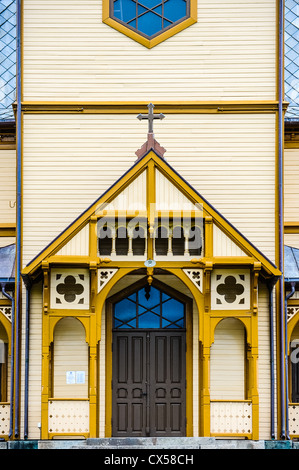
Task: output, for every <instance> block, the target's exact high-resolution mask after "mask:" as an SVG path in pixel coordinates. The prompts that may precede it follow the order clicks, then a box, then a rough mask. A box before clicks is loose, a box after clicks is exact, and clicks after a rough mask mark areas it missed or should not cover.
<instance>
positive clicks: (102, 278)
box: [98, 268, 118, 293]
mask: <svg viewBox="0 0 299 470" xmlns="http://www.w3.org/2000/svg"><path fill="white" fill-rule="evenodd" d="M117 271H118V269H117V268H115V269H108V268H106V269H105V268H100V269H98V293H99V292H100V291H101V290H102V289H103V287H105V285H106V284H107V283H108V282H109V281H110V279H112V277H113V276H114V274H116V273H117Z"/></svg>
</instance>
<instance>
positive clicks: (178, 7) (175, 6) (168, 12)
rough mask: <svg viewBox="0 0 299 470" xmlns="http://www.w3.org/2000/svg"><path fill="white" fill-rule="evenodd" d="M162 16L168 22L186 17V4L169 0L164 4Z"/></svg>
mask: <svg viewBox="0 0 299 470" xmlns="http://www.w3.org/2000/svg"><path fill="white" fill-rule="evenodd" d="M164 15H165V18H167V19H168V20H170V21H173V22H175V21H179V20H180V19H181V18H183V17H184V16H186V15H187V3H186V2H185V0H171V1H169V2H165V4H164Z"/></svg>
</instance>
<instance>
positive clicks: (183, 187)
mask: <svg viewBox="0 0 299 470" xmlns="http://www.w3.org/2000/svg"><path fill="white" fill-rule="evenodd" d="M153 166H155V167H156V168H158V169H159V171H160V172H161V173H162V174H163V175H164V176H165V177H166V178H167V179H168V180H169V181H170V182H171V183H172V184H174V185H175V186H176V187H177V188H178V189H179V191H181V192H182V193H183V194H184V195H185V196H186V197H187V198H188V199H189V200H190V201H191V202H193V203H194V204H196V203H198V204H202V205H203V209H204V215H205V216H209V217H212V219H213V223H215V224H216V225H217V226H218V227H221V230H222V231H224V233H225V234H226V235H227V236H228V237H229V238H230V239H232V240H233V241H234V243H236V244H237V246H239V247H240V248H241V249H242V250H243V251H244V252H245V253H247V255H248V257H249V258H250V257H253V258H255V260H258V261H260V262H261V263H262V266H263V269H264V270H265V271H266V273H267V274H268V275H275V276H279V275H280V271H279V270H278V269H277V268H276V267H274V266H273V265H272V264H271V263H270V262H269V261H268V259H267V258H265V257H264V256H263V255H262V254H261V253H260V252H259V251H258V250H257V249H255V248H254V247H253V246H252V245H251V244H250V243H249V242H248V241H247V240H246V239H245V238H244V237H243V236H242V235H241V234H240V233H239V232H237V231H236V230H235V229H234V228H233V226H232V225H230V224H229V223H228V221H226V220H225V219H224V218H223V217H222V216H221V215H220V214H219V213H218V212H217V211H216V210H215V209H213V208H212V207H211V206H209V205H208V204H207V203H206V202H205V201H204V200H203V199H201V197H200V196H199V195H198V194H197V192H196V191H195V190H193V189H192V188H191V187H190V186H189V185H188V184H187V183H186V182H185V181H184V180H183V179H182V178H181V177H180V176H179V175H178V174H177V173H176V172H175V171H174V170H172V168H171V167H169V166H168V165H167V164H166V163H165V162H164V160H162V159H161V158H160V157H158V156H157V155H156V154H155V152H153V151H152V150H151V151H150V152H149V153H148V154H147V155H146V156H145V157H143V158H142V159H141V160H140V161H139V162H137V163H136V164H135V165H134V166H133V167H132V168H131V169H130V170H129V171H128V172H127V173H126V174H125V175H124V176H123V177H122V178H121V179H120V180H119V181H117V182H116V183H115V185H113V186H112V187H111V188H110V189H109V190H108V191H107V192H106V193H105V194H104V195H103V196H101V197H100V198H99V199H98V200H97V201H96V202H95V203H94V204H93V205H92V206H91V207H89V209H87V211H85V212H84V213H83V214H82V215H81V216H80V217H79V218H78V219H77V220H76V221H75V222H74V223H73V224H71V225H70V226H69V227H68V228H67V229H66V230H65V231H64V232H63V233H62V234H61V235H60V236H58V237H57V238H56V239H55V240H54V241H53V242H52V243H51V244H50V245H49V246H48V247H47V248H46V249H45V250H43V251H42V252H41V253H40V254H39V255H38V256H37V257H36V258H35V259H34V260H33V261H32V262H31V263H30V264H29V265H28V266H26V267H25V268H24V269H23V272H22V274H26V275H32V274H33V273H34V271H35V270H36V269H38V268H39V267H40V266H41V263H42V262H43V260H45V259H48V262H51V263H54V262H55V263H56V262H57V263H66V262H72V263H78V264H84V263H86V264H90V262H92V263H95V262H98V259H97V260H96V259H92V258H91V257H83V256H78V257H67V256H54V255H55V253H57V251H58V250H59V249H60V248H62V246H64V245H65V244H66V243H67V242H68V241H69V240H70V239H71V238H72V237H73V236H74V235H75V234H77V233H78V232H79V230H81V229H82V228H83V227H84V226H85V225H86V224H87V223H89V222H90V220H91V218H92V221H93V222H94V221H95V219H94V216H97V211H98V209H99V207H100V206H101V204H103V203H104V202H105V203H106V202H110V201H111V200H113V199H114V198H115V197H116V196H117V195H118V194H119V193H120V192H121V191H123V190H124V189H125V188H126V187H127V186H128V185H129V184H130V183H131V182H132V181H133V180H134V179H136V178H137V177H138V176H139V175H140V174H141V173H142V172H143V171H144V170H146V169H148V171H151V170H150V168H153ZM151 197H154V196H153V195H151ZM93 222H92V223H93ZM93 253H95V249H93ZM103 261H104V262H105V259H104V260H103ZM247 261H248V259H247V257H246V256H244V257H235V258H226V257H218V258H215V260H214V262H215V264H216V263H219V264H224V263H230V264H232V263H234V262H235V263H236V264H238V265H239V264H242V263H244V264H246V262H247ZM198 262H199V263H200V262H202V260H198ZM251 262H252V259H251ZM135 263H136V262H135ZM117 264H118V265H119V266H121V263H117ZM185 264H186V265H187V263H184V261H181V262H177V266H178V267H182V266H184V265H185ZM112 265H113V263H109V266H112ZM126 265H127V266H132V265H133V264H131V263H126ZM139 265H140V264H139ZM164 265H165V264H164V263H162V262H161V266H164ZM195 265H196V262H195ZM135 266H138V263H137V264H135ZM157 266H158V264H157Z"/></svg>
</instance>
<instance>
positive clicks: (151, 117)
mask: <svg viewBox="0 0 299 470" xmlns="http://www.w3.org/2000/svg"><path fill="white" fill-rule="evenodd" d="M147 107H148V114H138V116H137V119H139V121H142V119H148V133H149V134H152V133H153V132H154V126H153V123H154V119H164V118H165V116H164V114H162V113H160V114H154V112H153V111H154V107H155V106H154V105H153V104H152V103H150V104H148V105H147Z"/></svg>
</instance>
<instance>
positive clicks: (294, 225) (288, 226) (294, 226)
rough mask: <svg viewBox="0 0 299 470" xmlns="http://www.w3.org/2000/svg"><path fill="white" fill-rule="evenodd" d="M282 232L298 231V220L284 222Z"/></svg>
mask: <svg viewBox="0 0 299 470" xmlns="http://www.w3.org/2000/svg"><path fill="white" fill-rule="evenodd" d="M284 233H288V234H289V233H299V222H295V221H294V222H285V223H284Z"/></svg>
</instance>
